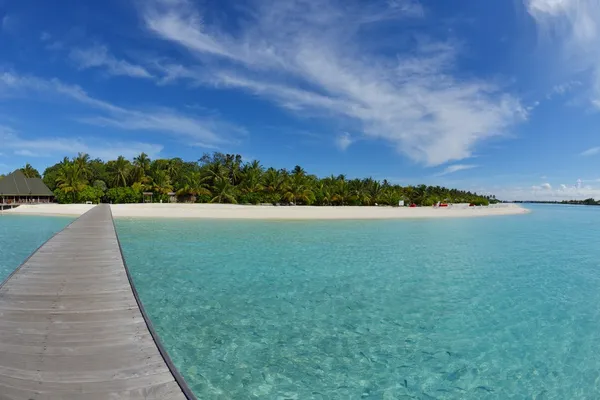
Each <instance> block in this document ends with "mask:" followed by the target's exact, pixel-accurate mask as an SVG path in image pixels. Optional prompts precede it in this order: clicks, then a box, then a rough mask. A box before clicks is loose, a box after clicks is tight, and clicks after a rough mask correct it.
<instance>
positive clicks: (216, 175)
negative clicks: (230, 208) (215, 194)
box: [205, 162, 229, 186]
mask: <svg viewBox="0 0 600 400" xmlns="http://www.w3.org/2000/svg"><path fill="white" fill-rule="evenodd" d="M205 173H206V176H207V178H208V181H209V182H210V183H211V184H212V185H213V186H214V185H215V184H216V181H217V180H219V179H229V177H228V173H227V168H226V167H225V166H224V165H223V164H221V163H220V162H213V163H210V164H208V166H207V167H206V169H205Z"/></svg>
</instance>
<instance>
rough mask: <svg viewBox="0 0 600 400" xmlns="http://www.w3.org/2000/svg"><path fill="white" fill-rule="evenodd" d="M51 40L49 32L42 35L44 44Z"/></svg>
mask: <svg viewBox="0 0 600 400" xmlns="http://www.w3.org/2000/svg"><path fill="white" fill-rule="evenodd" d="M50 39H52V35H50V34H49V33H48V32H42V33H41V34H40V40H41V41H42V42H47V41H49V40H50Z"/></svg>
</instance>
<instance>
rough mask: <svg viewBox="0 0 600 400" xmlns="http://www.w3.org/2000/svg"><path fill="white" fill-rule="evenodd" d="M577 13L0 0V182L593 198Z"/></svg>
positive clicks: (312, 2)
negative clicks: (119, 180)
mask: <svg viewBox="0 0 600 400" xmlns="http://www.w3.org/2000/svg"><path fill="white" fill-rule="evenodd" d="M599 111H600V4H599V3H598V2H597V1H595V0H514V1H506V0H489V1H481V0H461V1H447V2H440V1H434V0H427V1H425V0H423V1H415V0H383V1H360V0H346V1H342V0H289V1H285V0H247V1H229V2H228V1H225V0H203V1H191V0H144V1H141V0H140V1H125V0H105V1H102V2H87V1H86V2H82V1H78V0H64V1H61V2H42V1H34V0H21V1H18V2H15V1H8V0H0V172H8V171H11V170H13V169H15V168H18V167H20V166H22V165H23V164H25V163H26V162H30V163H31V164H32V165H34V166H35V167H37V168H39V169H40V170H43V169H44V168H45V167H46V166H48V165H50V164H53V163H55V162H57V161H58V160H59V159H61V158H62V157H63V156H65V155H68V156H72V155H75V154H76V153H77V152H80V151H83V152H87V153H89V154H90V155H91V156H92V157H100V158H103V159H111V158H115V157H116V156H117V155H124V156H126V157H129V158H131V157H133V156H135V155H136V154H138V153H140V152H142V151H144V152H146V153H148V154H149V155H150V156H151V157H175V156H178V157H182V158H184V159H188V160H196V159H198V158H200V156H201V155H202V154H203V153H204V152H211V151H214V150H218V151H222V152H230V153H239V154H242V155H243V156H244V157H245V158H248V159H253V158H257V159H259V160H261V162H262V163H263V164H264V165H268V166H271V165H273V166H277V167H287V168H293V166H294V165H296V164H300V165H302V166H304V167H305V168H306V169H307V170H308V171H309V172H312V173H315V174H318V175H329V174H331V173H333V174H339V173H346V174H347V175H348V176H349V177H366V176H372V177H374V178H378V179H384V178H386V179H389V180H391V181H393V182H396V183H400V184H417V183H426V184H435V185H437V184H439V185H445V186H454V187H459V188H463V189H468V190H477V191H480V192H491V193H495V194H496V195H498V196H499V197H503V198H507V199H546V198H550V199H560V198H582V197H590V196H592V197H594V196H595V197H596V198H600V168H598V167H599V166H600V135H599V133H598V128H599V127H600V112H599Z"/></svg>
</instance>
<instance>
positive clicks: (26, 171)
mask: <svg viewBox="0 0 600 400" xmlns="http://www.w3.org/2000/svg"><path fill="white" fill-rule="evenodd" d="M21 171H22V172H23V175H25V177H26V178H41V177H42V176H41V175H40V173H39V172H38V170H37V169H35V168H33V167H32V166H31V164H29V163H27V164H25V166H24V167H23V168H21Z"/></svg>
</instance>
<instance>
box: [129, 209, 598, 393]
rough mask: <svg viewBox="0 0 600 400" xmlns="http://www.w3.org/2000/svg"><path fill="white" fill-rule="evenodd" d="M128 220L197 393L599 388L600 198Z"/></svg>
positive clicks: (170, 339)
mask: <svg viewBox="0 0 600 400" xmlns="http://www.w3.org/2000/svg"><path fill="white" fill-rule="evenodd" d="M533 210H534V212H533V213H531V214H528V215H519V216H505V217H489V218H476V219H452V220H403V221H333V222H331V221H330V222H314V221H312V222H310V221H307V222H274V221H270V222H267V221H263V222H258V221H201V220H142V219H139V220H127V219H125V220H117V226H118V231H119V235H120V238H121V241H122V245H123V247H124V252H125V256H126V260H127V263H128V265H129V267H130V268H131V270H132V273H133V275H134V280H135V283H136V286H137V288H138V290H139V292H140V295H141V298H142V301H143V302H144V304H145V306H146V308H147V310H148V312H149V314H150V316H151V318H152V320H153V322H154V324H155V325H156V328H157V330H158V332H159V335H160V336H161V339H162V341H163V342H164V344H165V346H166V347H167V349H168V351H169V353H170V354H171V356H172V358H173V360H174V362H175V364H176V365H177V366H178V368H179V369H180V371H181V373H182V374H183V375H184V376H185V378H186V380H187V381H188V383H189V384H190V386H191V388H192V389H193V390H194V392H195V393H196V395H197V396H198V398H200V399H302V400H303V399H537V400H541V399H597V398H600V246H599V243H600V229H598V226H599V222H600V207H598V208H591V207H568V206H538V207H533Z"/></svg>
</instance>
